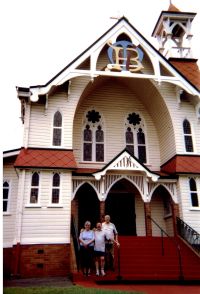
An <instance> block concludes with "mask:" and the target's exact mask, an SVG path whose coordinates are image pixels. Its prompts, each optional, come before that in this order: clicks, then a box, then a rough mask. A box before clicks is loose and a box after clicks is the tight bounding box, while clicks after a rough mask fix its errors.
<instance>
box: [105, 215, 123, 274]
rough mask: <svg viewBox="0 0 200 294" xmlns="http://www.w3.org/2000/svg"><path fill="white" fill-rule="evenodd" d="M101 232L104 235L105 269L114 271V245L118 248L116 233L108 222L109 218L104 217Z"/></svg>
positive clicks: (112, 225) (107, 216)
mask: <svg viewBox="0 0 200 294" xmlns="http://www.w3.org/2000/svg"><path fill="white" fill-rule="evenodd" d="M102 230H103V232H105V235H106V239H107V240H106V264H107V267H109V268H111V269H112V270H113V269H114V243H116V244H117V246H118V247H119V246H120V244H119V242H118V232H117V229H116V227H115V225H114V224H113V223H111V222H110V216H109V215H105V221H104V222H103V223H102Z"/></svg>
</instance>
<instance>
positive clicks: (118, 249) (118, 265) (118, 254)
mask: <svg viewBox="0 0 200 294" xmlns="http://www.w3.org/2000/svg"><path fill="white" fill-rule="evenodd" d="M117 268H118V275H117V280H122V276H121V264H120V247H117Z"/></svg>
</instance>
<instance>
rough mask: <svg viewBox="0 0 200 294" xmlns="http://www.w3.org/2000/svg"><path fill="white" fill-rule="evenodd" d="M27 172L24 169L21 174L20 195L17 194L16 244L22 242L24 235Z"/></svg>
mask: <svg viewBox="0 0 200 294" xmlns="http://www.w3.org/2000/svg"><path fill="white" fill-rule="evenodd" d="M25 177H26V170H25V169H23V170H22V171H21V172H20V174H19V182H18V187H19V188H18V193H17V207H16V221H15V236H16V243H18V242H20V241H21V234H22V216H23V201H24V189H25Z"/></svg>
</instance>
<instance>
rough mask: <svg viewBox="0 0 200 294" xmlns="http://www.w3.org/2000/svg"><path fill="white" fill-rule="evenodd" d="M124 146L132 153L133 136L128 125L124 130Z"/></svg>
mask: <svg viewBox="0 0 200 294" xmlns="http://www.w3.org/2000/svg"><path fill="white" fill-rule="evenodd" d="M126 148H127V150H128V151H129V152H130V153H132V154H133V155H134V137H133V132H132V130H131V128H130V127H128V128H127V130H126Z"/></svg>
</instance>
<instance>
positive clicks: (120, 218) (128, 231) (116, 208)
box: [105, 179, 137, 236]
mask: <svg viewBox="0 0 200 294" xmlns="http://www.w3.org/2000/svg"><path fill="white" fill-rule="evenodd" d="M136 193H137V189H136V188H135V186H134V185H133V184H132V183H130V182H129V181H128V180H127V179H120V180H119V181H117V182H116V183H115V184H114V185H113V186H112V187H111V189H110V191H109V193H108V195H107V198H106V201H105V214H109V215H110V216H111V222H113V223H114V224H115V225H116V227H117V230H118V233H119V235H126V236H128V235H132V236H136V235H137V232H136V210H135V195H136Z"/></svg>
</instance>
